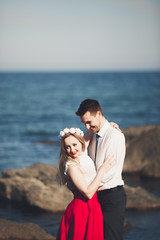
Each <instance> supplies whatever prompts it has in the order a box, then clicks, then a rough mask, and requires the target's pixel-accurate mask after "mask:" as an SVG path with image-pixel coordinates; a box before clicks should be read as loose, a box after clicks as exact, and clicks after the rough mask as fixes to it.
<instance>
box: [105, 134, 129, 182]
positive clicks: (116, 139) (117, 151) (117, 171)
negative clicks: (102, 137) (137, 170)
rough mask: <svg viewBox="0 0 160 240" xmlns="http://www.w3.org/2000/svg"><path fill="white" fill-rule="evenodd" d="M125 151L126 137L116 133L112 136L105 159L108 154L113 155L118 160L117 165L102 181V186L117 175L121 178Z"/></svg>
mask: <svg viewBox="0 0 160 240" xmlns="http://www.w3.org/2000/svg"><path fill="white" fill-rule="evenodd" d="M125 149H126V148H125V137H124V135H123V133H117V132H115V131H114V132H113V134H112V135H111V136H110V144H109V147H108V149H106V151H105V153H106V154H105V157H106V156H107V154H111V155H113V156H114V157H115V159H116V165H115V166H114V167H113V168H111V169H110V170H109V171H108V173H106V174H105V175H104V177H103V179H102V181H101V183H102V184H104V183H107V182H108V181H110V180H111V179H112V178H113V177H114V176H115V175H116V176H121V174H122V169H123V163H124V158H125V151H126V150H125Z"/></svg>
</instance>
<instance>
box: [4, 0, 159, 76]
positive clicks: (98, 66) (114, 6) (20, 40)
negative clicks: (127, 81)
mask: <svg viewBox="0 0 160 240" xmlns="http://www.w3.org/2000/svg"><path fill="white" fill-rule="evenodd" d="M113 70H116V71H117V70H120V71H121V70H122V71H123V70H147V71H148V70H160V0H108V1H107V0H99V1H97V0H55V1H54V0H26V1H25V0H0V71H113Z"/></svg>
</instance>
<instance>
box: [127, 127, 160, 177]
mask: <svg viewBox="0 0 160 240" xmlns="http://www.w3.org/2000/svg"><path fill="white" fill-rule="evenodd" d="M123 132H124V134H125V137H126V147H127V151H126V158H125V163H124V168H123V172H124V173H135V172H136V173H138V174H139V175H140V176H142V177H154V178H160V147H159V146H160V126H156V125H155V126H154V125H149V126H142V127H131V128H129V129H123Z"/></svg>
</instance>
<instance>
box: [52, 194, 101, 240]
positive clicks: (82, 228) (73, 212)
mask: <svg viewBox="0 0 160 240" xmlns="http://www.w3.org/2000/svg"><path fill="white" fill-rule="evenodd" d="M103 234H104V233H103V215H102V211H101V206H100V204H99V202H98V199H97V193H95V194H94V196H93V197H92V198H91V199H87V198H85V197H84V196H82V195H81V193H79V192H76V193H74V199H73V200H72V202H71V203H70V204H69V205H68V207H67V209H66V211H65V213H64V215H63V217H62V221H61V225H60V227H59V230H58V233H57V238H56V239H57V240H104V236H103Z"/></svg>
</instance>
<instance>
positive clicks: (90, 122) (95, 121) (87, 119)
mask: <svg viewBox="0 0 160 240" xmlns="http://www.w3.org/2000/svg"><path fill="white" fill-rule="evenodd" d="M100 116H101V113H100V112H99V111H98V112H97V113H90V112H88V111H87V112H86V113H85V114H84V115H83V116H82V117H81V121H82V122H83V123H84V125H85V126H86V128H87V129H90V130H91V131H92V132H93V133H95V132H98V131H99V130H100Z"/></svg>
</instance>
